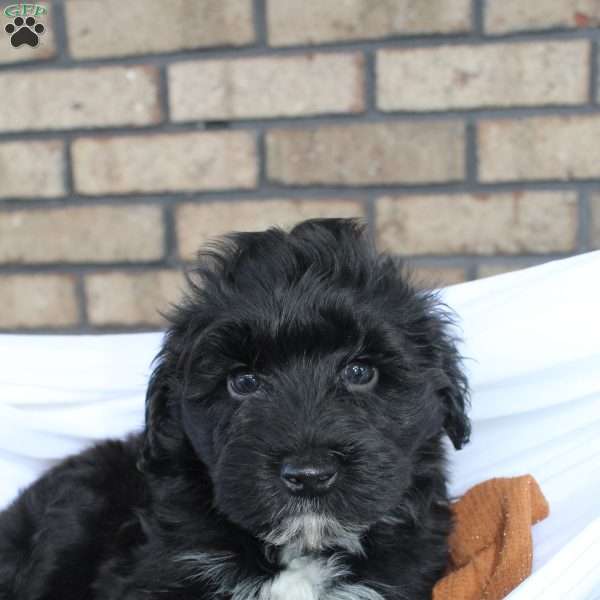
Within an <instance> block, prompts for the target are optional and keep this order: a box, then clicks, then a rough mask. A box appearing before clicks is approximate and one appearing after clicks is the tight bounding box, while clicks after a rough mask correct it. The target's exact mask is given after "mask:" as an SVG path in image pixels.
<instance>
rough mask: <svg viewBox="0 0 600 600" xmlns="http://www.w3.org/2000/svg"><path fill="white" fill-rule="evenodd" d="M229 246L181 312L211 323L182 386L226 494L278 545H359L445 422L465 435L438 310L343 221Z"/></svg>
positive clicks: (257, 531)
mask: <svg viewBox="0 0 600 600" xmlns="http://www.w3.org/2000/svg"><path fill="white" fill-rule="evenodd" d="M261 235H262V236H264V237H263V238H262V239H261V237H260V236H261ZM219 256H220V257H221V258H220V259H219V261H220V262H219V266H218V268H217V269H216V271H215V267H214V266H213V267H212V268H211V270H210V272H209V271H207V272H206V273H205V285H204V288H203V289H202V290H198V294H200V299H199V298H198V297H197V298H196V299H195V300H194V301H190V302H189V303H188V305H187V308H186V311H187V314H186V316H185V318H184V319H183V320H182V322H183V321H184V320H186V319H187V320H188V321H189V320H190V319H192V320H193V318H194V317H193V315H192V314H191V313H190V311H197V316H198V317H200V318H201V321H202V325H201V326H200V325H198V331H195V330H194V328H190V326H189V324H188V329H187V331H188V333H187V335H188V337H189V338H190V340H189V343H188V346H189V347H188V348H187V349H186V350H184V354H185V359H184V360H182V359H181V357H180V360H179V362H180V363H182V362H183V363H184V364H185V365H186V366H185V373H184V374H183V375H182V379H183V380H184V383H182V384H181V388H180V389H179V392H178V393H179V395H180V402H181V417H180V418H181V423H182V426H183V429H184V431H185V434H186V436H187V439H188V440H189V442H190V443H191V445H192V446H193V448H194V451H195V453H196V454H197V456H198V457H199V458H200V459H201V460H202V461H203V462H204V463H205V464H206V465H207V467H208V470H209V472H210V475H211V478H212V481H213V486H214V495H215V502H216V505H217V506H218V508H219V509H220V510H221V511H222V512H223V513H224V514H225V515H227V516H228V517H229V518H230V519H231V520H232V521H234V522H235V523H237V524H238V525H240V526H242V527H244V528H245V529H247V530H249V531H250V532H252V533H253V534H254V535H257V536H259V537H262V538H263V539H265V540H268V541H270V542H272V543H275V544H281V545H283V544H288V543H292V542H297V541H298V540H299V539H300V540H301V543H302V544H303V545H305V546H308V547H311V546H313V547H315V548H316V547H322V546H327V545H335V544H342V545H344V544H346V545H347V546H351V545H352V543H353V541H352V540H354V539H356V538H357V536H358V534H360V532H362V531H363V530H365V529H366V528H368V527H369V526H370V525H372V524H374V523H376V522H377V521H380V520H382V519H385V518H386V517H388V516H389V515H391V514H392V512H393V511H394V509H395V508H397V507H398V506H401V505H402V503H403V500H404V498H405V496H406V494H407V491H408V490H409V488H410V487H411V485H412V484H413V482H414V479H415V477H418V476H419V471H420V469H421V468H422V465H421V462H422V461H423V460H424V459H423V457H422V456H421V455H422V451H423V448H424V447H425V446H426V445H427V447H428V448H430V447H431V446H430V444H431V442H432V440H434V441H435V440H439V437H440V434H441V432H442V430H443V428H444V427H446V428H447V429H448V430H449V431H450V432H451V434H452V436H453V437H455V439H454V441H455V442H456V444H457V445H458V444H460V442H461V441H462V438H463V436H464V435H465V434H466V428H467V424H466V420H465V417H464V413H463V412H462V409H463V408H464V404H463V401H464V398H463V397H462V395H463V394H464V385H463V383H464V382H463V380H462V378H461V376H460V372H459V371H458V367H457V364H456V355H455V352H454V349H453V347H452V345H451V343H450V341H449V340H448V339H447V338H446V336H445V333H444V331H443V324H442V322H441V321H440V319H439V317H438V316H437V315H436V314H435V310H434V309H433V307H432V305H431V302H430V300H429V299H428V298H426V297H425V296H419V295H417V294H416V293H415V292H414V291H413V290H412V289H411V288H410V287H408V286H407V285H406V283H405V282H404V280H403V279H402V278H401V277H400V276H399V275H398V272H397V269H396V267H395V266H394V265H393V263H392V262H391V261H389V260H385V259H381V258H380V257H376V256H375V255H373V254H372V253H371V252H370V251H369V249H368V247H367V246H366V245H365V242H364V241H363V240H362V238H361V237H360V234H359V232H358V230H357V228H356V227H355V226H354V225H352V224H349V223H347V222H340V221H335V222H316V223H315V222H310V223H306V224H304V225H301V226H299V227H297V228H296V229H295V230H294V231H293V232H292V233H291V234H283V233H281V232H273V231H271V232H267V233H264V234H255V235H254V236H250V237H248V238H247V239H245V238H238V239H237V240H236V242H235V250H234V251H233V253H229V254H225V257H224V258H223V256H224V254H223V252H221V254H220V255H219ZM207 317H208V318H207ZM190 330H191V331H193V333H190Z"/></svg>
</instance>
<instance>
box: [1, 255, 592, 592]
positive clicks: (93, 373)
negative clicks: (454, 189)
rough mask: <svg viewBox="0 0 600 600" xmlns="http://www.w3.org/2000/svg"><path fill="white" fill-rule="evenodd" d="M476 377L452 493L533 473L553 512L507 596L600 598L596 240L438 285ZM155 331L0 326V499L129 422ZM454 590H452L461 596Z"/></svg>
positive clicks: (134, 417) (139, 410) (154, 346)
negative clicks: (16, 331)
mask: <svg viewBox="0 0 600 600" xmlns="http://www.w3.org/2000/svg"><path fill="white" fill-rule="evenodd" d="M443 297H444V299H445V301H446V302H447V303H448V304H449V305H450V306H451V307H452V308H453V309H454V310H455V311H456V312H457V313H458V314H459V315H460V318H461V320H462V322H461V328H462V335H463V338H464V340H465V342H464V344H463V346H462V348H461V351H462V353H463V355H464V356H466V357H467V361H466V365H467V369H468V372H469V376H470V380H471V383H472V386H473V405H472V410H471V416H472V419H473V436H472V442H471V444H470V445H469V446H467V447H466V448H465V449H464V450H462V451H461V452H454V451H451V467H452V485H451V490H452V493H453V494H454V495H458V494H461V493H462V492H464V491H465V490H466V489H467V488H469V487H470V486H472V485H474V484H475V483H477V482H480V481H483V480H485V479H488V478H490V477H494V476H510V475H519V474H523V473H531V474H532V475H534V477H535V478H536V479H537V480H538V482H539V483H540V485H541V487H542V490H543V492H544V494H545V495H546V498H547V499H548V501H549V503H550V509H551V515H550V517H549V518H548V519H547V520H545V521H543V522H542V523H540V524H538V525H536V526H535V527H534V534H533V535H534V572H533V575H532V576H531V577H530V578H529V579H528V580H526V581H525V582H524V583H523V584H522V585H521V586H519V588H518V589H517V590H515V591H514V592H513V593H512V594H511V595H510V596H509V598H510V600H525V599H527V600H530V599H538V598H539V599H540V600H542V599H543V600H598V599H600V318H599V309H600V252H596V253H590V254H587V255H583V256H579V257H575V258H571V259H567V260H563V261H557V262H554V263H550V264H546V265H543V266H540V267H535V268H531V269H527V270H524V271H519V272H516V273H509V274H506V275H501V276H497V277H493V278H490V279H485V280H481V281H474V282H469V283H465V284H460V285H456V286H453V287H451V288H447V289H446V290H445V291H444V292H443ZM160 340H161V334H158V333H157V334H131V335H110V336H108V335H107V336H77V337H68V336H11V335H4V336H0V365H1V366H0V507H2V506H4V505H6V504H7V503H8V502H9V501H10V500H11V499H12V498H13V497H14V496H15V495H16V493H17V491H18V490H19V489H20V488H22V487H23V486H25V485H27V484H28V483H30V482H31V481H32V480H33V479H35V478H36V477H37V476H38V475H39V474H40V473H42V472H43V471H44V470H45V469H46V468H48V466H50V465H52V464H54V463H55V462H56V461H57V460H60V459H61V458H62V457H64V456H65V455H67V454H70V453H73V452H78V451H79V450H81V449H82V448H85V447H86V446H88V445H89V444H90V443H91V442H92V441H95V440H101V439H103V438H105V437H109V436H111V437H114V436H122V435H125V434H126V433H128V432H130V431H134V430H139V429H140V427H141V426H142V421H143V398H144V389H145V385H146V381H147V378H148V375H149V372H150V363H151V360H152V358H153V357H154V355H155V354H156V352H157V350H158V347H159V345H160ZM457 600H460V599H457Z"/></svg>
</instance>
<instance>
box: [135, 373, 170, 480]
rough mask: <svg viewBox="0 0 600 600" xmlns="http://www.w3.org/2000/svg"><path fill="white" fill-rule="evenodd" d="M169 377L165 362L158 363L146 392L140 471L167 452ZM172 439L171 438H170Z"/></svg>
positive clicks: (146, 468)
mask: <svg viewBox="0 0 600 600" xmlns="http://www.w3.org/2000/svg"><path fill="white" fill-rule="evenodd" d="M169 395H170V390H169V377H168V374H167V367H166V366H165V364H159V365H158V367H156V369H155V370H154V372H153V373H152V376H151V378H150V382H149V384H148V390H147V392H146V416H145V421H146V423H145V427H144V432H143V435H142V447H141V450H140V454H139V457H138V463H137V467H138V469H139V470H140V471H149V470H152V467H153V466H155V465H157V464H158V463H159V462H161V458H162V457H164V456H165V455H166V452H168V450H167V448H165V446H166V445H168V442H169V437H170V436H169V434H168V433H167V429H172V428H169V421H170V420H171V415H170V414H169ZM171 441H173V440H171Z"/></svg>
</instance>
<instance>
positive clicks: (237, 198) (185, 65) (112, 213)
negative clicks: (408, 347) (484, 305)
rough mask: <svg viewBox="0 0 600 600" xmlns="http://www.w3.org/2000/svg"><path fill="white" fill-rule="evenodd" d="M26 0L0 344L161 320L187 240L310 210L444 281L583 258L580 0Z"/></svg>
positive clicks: (592, 109)
mask: <svg viewBox="0 0 600 600" xmlns="http://www.w3.org/2000/svg"><path fill="white" fill-rule="evenodd" d="M8 4H9V2H3V3H0V6H2V8H4V7H5V6H6V5H8ZM42 4H43V6H45V7H47V8H48V15H47V16H40V17H39V18H38V20H39V21H40V22H42V23H43V24H44V25H45V27H46V32H45V33H44V34H43V35H42V43H41V44H40V46H38V48H35V49H33V48H29V47H21V48H18V49H15V48H13V47H12V46H11V45H10V43H9V37H10V36H8V35H7V34H5V32H4V27H5V25H6V24H7V23H9V22H10V21H11V20H12V19H10V18H9V17H7V16H5V15H3V14H2V15H0V22H1V24H2V27H1V29H0V35H1V36H2V37H1V39H0V109H1V110H0V330H5V331H13V330H39V331H48V330H60V331H91V330H123V329H145V328H152V327H156V326H159V325H160V324H161V321H160V316H159V315H158V312H157V308H164V307H165V306H166V305H167V304H168V302H169V301H171V300H174V299H176V298H177V296H178V294H179V288H180V285H181V282H182V275H181V271H182V269H183V268H184V267H185V266H186V265H187V264H188V263H189V262H190V261H191V260H192V259H193V256H194V253H195V251H196V250H197V248H198V246H199V245H200V244H202V243H203V242H205V241H206V240H208V239H209V238H211V237H213V236H215V235H218V234H220V233H222V232H225V231H227V230H231V229H249V228H263V227H266V226H268V225H270V224H281V225H286V226H288V225H290V224H292V223H294V222H295V221H297V220H299V219H303V218H306V217H309V216H336V215H342V216H361V217H363V218H365V219H366V220H367V221H368V223H369V227H370V228H371V231H372V232H373V234H374V235H375V236H376V238H377V241H378V243H379V245H380V247H381V248H385V249H386V250H389V251H391V252H394V253H398V254H402V255H405V256H409V257H411V259H412V262H413V264H414V265H415V267H416V268H417V270H418V272H419V275H420V277H421V278H423V280H426V281H436V282H439V283H449V282H457V281H462V280H464V279H471V278H475V277H481V276H486V275H491V274H495V273H498V272H502V271H505V270H510V269H515V268H520V267H523V266H527V265H530V264H536V263H539V262H542V261H545V260H549V259H553V258H558V257H563V256H567V255H570V254H573V253H577V252H582V251H586V250H590V249H593V248H600V109H599V106H598V100H599V97H600V96H599V91H598V86H599V85H600V84H599V78H598V52H599V51H600V49H599V45H598V41H599V40H600V33H599V30H598V29H597V26H598V24H599V23H600V4H599V3H598V2H597V1H596V0H536V1H535V2H533V1H531V2H525V1H524V0H475V1H471V0H345V1H343V2H342V1H340V0H169V1H167V2H165V1H164V0H128V1H127V2H123V1H122V0H63V1H59V0H57V1H55V2H46V3H42Z"/></svg>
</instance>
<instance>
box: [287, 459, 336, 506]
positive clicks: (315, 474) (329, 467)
mask: <svg viewBox="0 0 600 600" xmlns="http://www.w3.org/2000/svg"><path fill="white" fill-rule="evenodd" d="M338 469H339V465H338V463H337V461H336V460H335V459H334V458H333V457H331V456H329V455H315V454H312V455H309V456H304V457H302V456H300V457H288V458H286V459H285V460H284V461H283V464H282V466H281V472H280V476H281V480H282V481H283V483H284V485H285V487H286V488H287V489H288V490H289V492H290V493H292V494H294V495H295V496H322V495H323V494H326V493H327V492H329V491H330V490H331V488H332V487H333V486H334V484H335V482H336V480H337V478H338Z"/></svg>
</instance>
